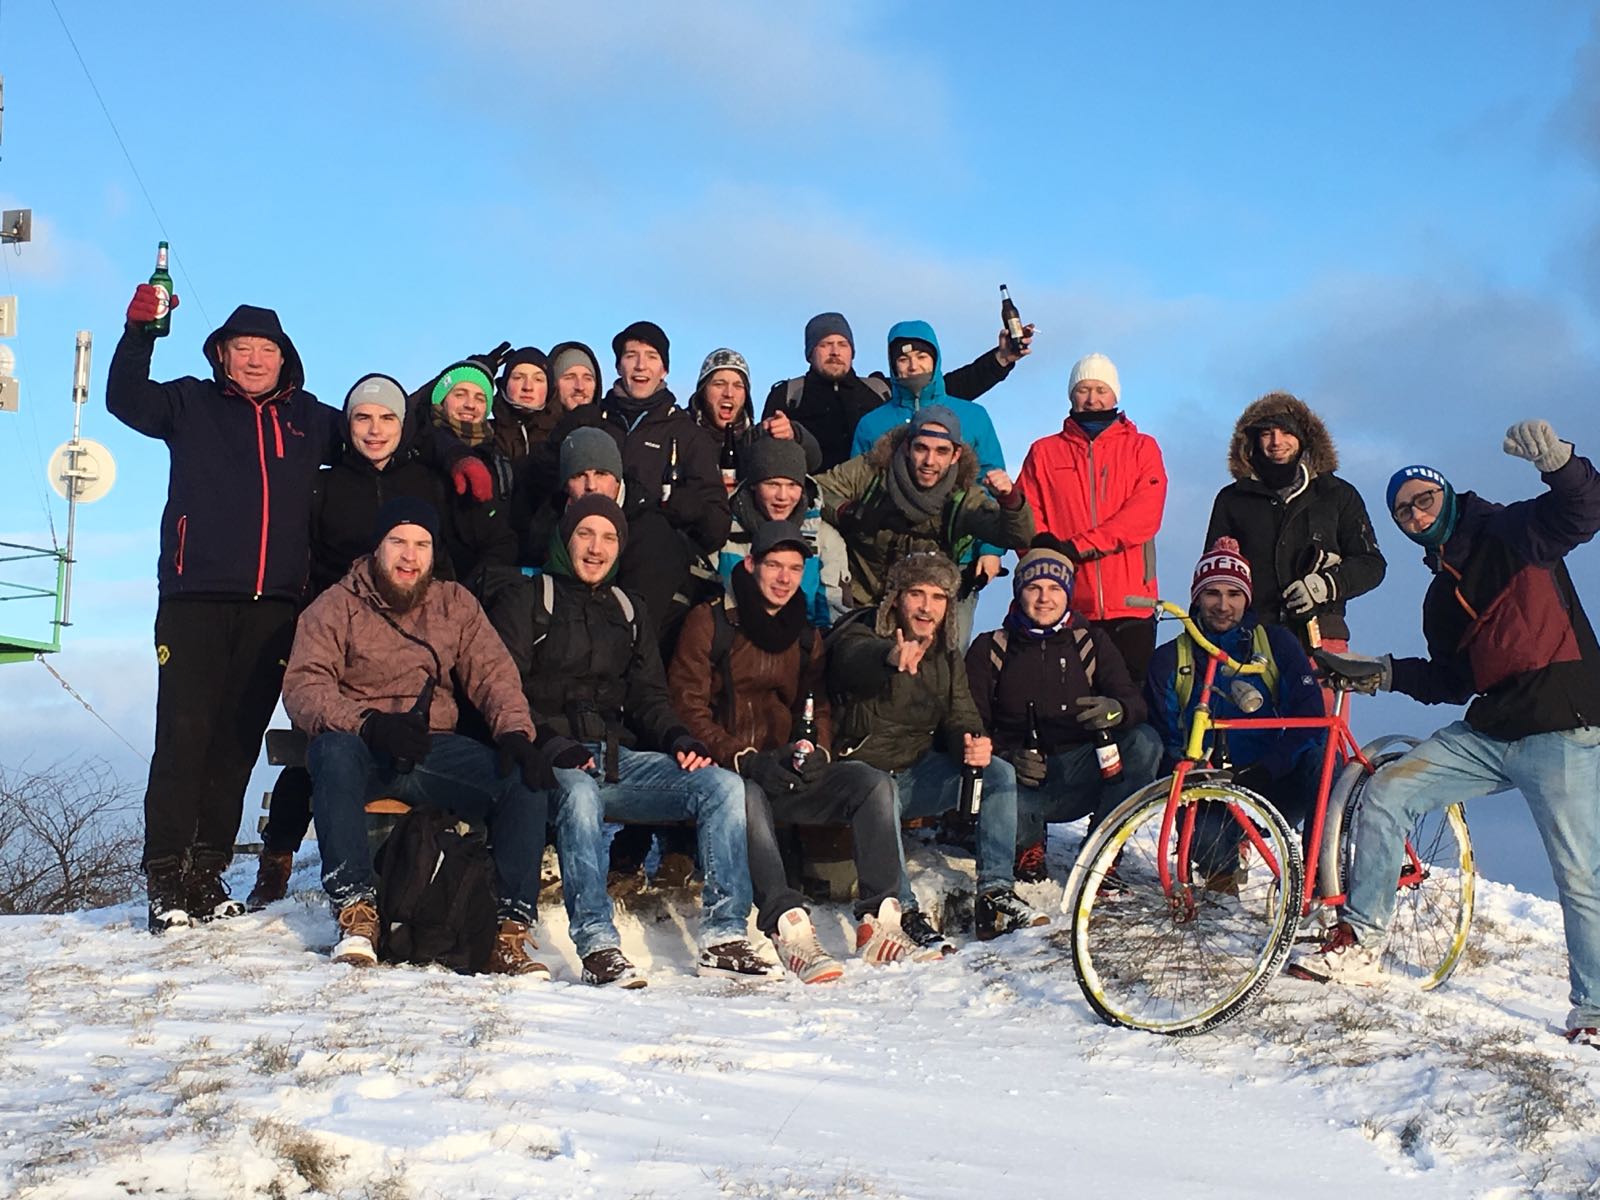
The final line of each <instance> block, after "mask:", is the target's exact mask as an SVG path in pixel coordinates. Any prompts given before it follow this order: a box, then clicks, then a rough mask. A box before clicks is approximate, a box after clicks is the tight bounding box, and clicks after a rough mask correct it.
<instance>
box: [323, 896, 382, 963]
mask: <svg viewBox="0 0 1600 1200" xmlns="http://www.w3.org/2000/svg"><path fill="white" fill-rule="evenodd" d="M339 934H340V937H339V942H338V944H337V945H336V946H334V948H333V961H334V962H336V963H348V964H350V965H351V966H352V967H371V966H375V965H376V964H377V962H378V906H377V905H375V904H373V902H372V901H371V900H352V901H351V902H350V903H349V904H346V905H345V906H344V907H343V908H341V909H340V910H339Z"/></svg>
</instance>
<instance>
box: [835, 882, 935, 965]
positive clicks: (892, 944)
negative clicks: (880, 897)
mask: <svg viewBox="0 0 1600 1200" xmlns="http://www.w3.org/2000/svg"><path fill="white" fill-rule="evenodd" d="M856 953H857V954H859V955H861V958H862V960H863V961H865V962H869V963H873V964H875V965H878V966H882V965H884V964H885V963H897V962H933V961H935V960H936V959H940V958H943V957H944V951H943V950H942V949H940V948H938V947H931V948H926V949H925V948H923V947H921V946H918V945H917V943H915V942H914V941H912V940H911V939H910V938H909V937H907V936H906V934H905V931H904V930H903V929H901V927H900V901H898V900H896V899H895V898H894V897H893V896H888V897H885V899H884V901H883V903H882V904H880V905H878V912H877V914H876V915H873V914H871V913H868V914H867V915H866V916H864V917H862V918H861V923H860V924H859V925H857V926H856Z"/></svg>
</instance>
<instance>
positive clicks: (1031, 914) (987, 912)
mask: <svg viewBox="0 0 1600 1200" xmlns="http://www.w3.org/2000/svg"><path fill="white" fill-rule="evenodd" d="M1048 924H1050V918H1049V917H1047V916H1046V915H1045V914H1044V913H1042V912H1040V911H1039V910H1038V909H1036V908H1032V907H1030V906H1029V905H1027V904H1025V903H1023V901H1022V898H1021V897H1020V896H1018V895H1017V894H1016V893H1015V892H1013V891H1012V890H1011V889H1010V888H994V889H993V890H991V891H987V892H984V893H983V894H982V895H980V896H979V897H978V903H977V905H976V906H975V908H974V909H973V914H972V928H973V932H974V933H976V934H977V935H978V940H979V941H980V942H987V941H989V940H991V939H992V938H997V937H999V936H1000V935H1001V934H1003V933H1010V932H1012V931H1013V930H1016V929H1032V928H1034V927H1035V926H1038V925H1048Z"/></svg>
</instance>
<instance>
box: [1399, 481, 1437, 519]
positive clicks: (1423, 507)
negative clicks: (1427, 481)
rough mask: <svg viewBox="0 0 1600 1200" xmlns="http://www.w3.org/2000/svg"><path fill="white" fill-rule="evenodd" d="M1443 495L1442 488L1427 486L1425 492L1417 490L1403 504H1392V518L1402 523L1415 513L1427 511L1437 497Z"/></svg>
mask: <svg viewBox="0 0 1600 1200" xmlns="http://www.w3.org/2000/svg"><path fill="white" fill-rule="evenodd" d="M1442 495H1444V489H1443V488H1438V487H1436V488H1429V489H1428V490H1427V491H1425V492H1418V493H1417V494H1416V496H1415V497H1413V498H1412V499H1411V500H1409V501H1408V502H1407V503H1405V504H1396V505H1395V506H1394V520H1395V524H1397V525H1404V524H1405V523H1406V522H1407V521H1409V520H1411V518H1412V517H1413V516H1414V515H1416V514H1417V513H1429V512H1432V511H1433V506H1434V505H1435V504H1436V503H1438V497H1440V496H1442Z"/></svg>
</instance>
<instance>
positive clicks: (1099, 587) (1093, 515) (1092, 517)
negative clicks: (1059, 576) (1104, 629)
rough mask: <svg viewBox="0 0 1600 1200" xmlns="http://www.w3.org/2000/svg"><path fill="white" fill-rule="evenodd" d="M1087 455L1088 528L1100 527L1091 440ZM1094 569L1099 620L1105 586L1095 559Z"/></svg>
mask: <svg viewBox="0 0 1600 1200" xmlns="http://www.w3.org/2000/svg"><path fill="white" fill-rule="evenodd" d="M1086 450H1087V453H1088V455H1089V528H1091V529H1098V528H1099V527H1100V506H1099V505H1098V504H1097V503H1096V502H1095V501H1096V499H1097V496H1096V491H1095V482H1094V440H1093V439H1092V438H1091V439H1090V440H1089V442H1088V445H1087V447H1086ZM1089 565H1090V566H1092V567H1093V568H1094V601H1095V604H1097V605H1098V606H1099V611H1100V619H1101V620H1102V621H1103V620H1105V616H1106V586H1105V583H1106V581H1105V577H1104V576H1103V575H1102V574H1101V573H1100V560H1099V559H1098V558H1097V559H1095V560H1094V561H1093V562H1092V563H1090V564H1089Z"/></svg>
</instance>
